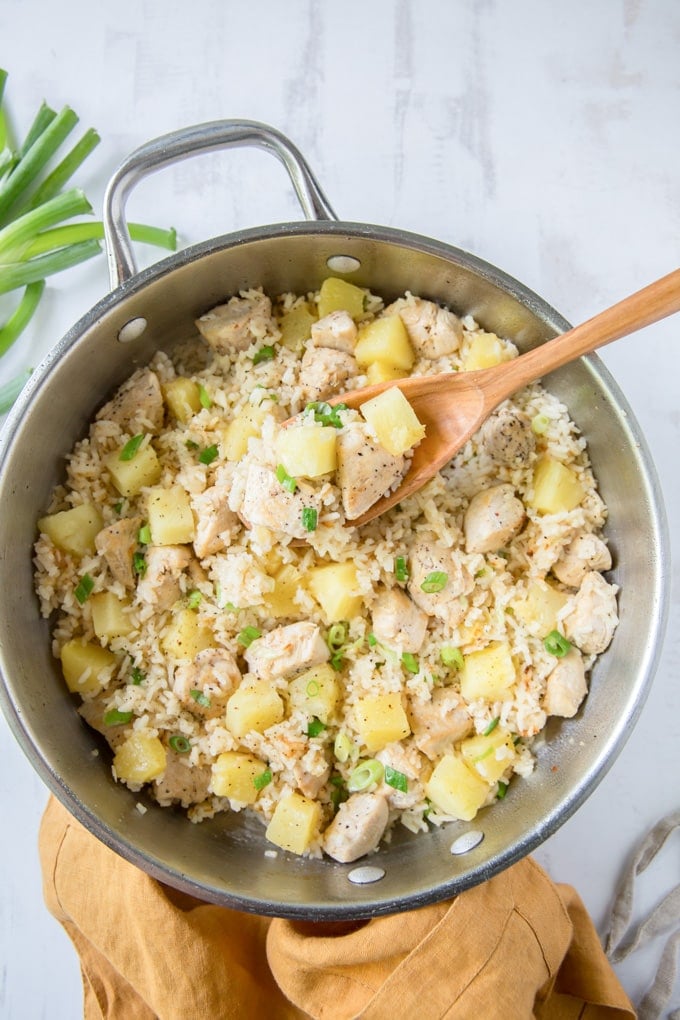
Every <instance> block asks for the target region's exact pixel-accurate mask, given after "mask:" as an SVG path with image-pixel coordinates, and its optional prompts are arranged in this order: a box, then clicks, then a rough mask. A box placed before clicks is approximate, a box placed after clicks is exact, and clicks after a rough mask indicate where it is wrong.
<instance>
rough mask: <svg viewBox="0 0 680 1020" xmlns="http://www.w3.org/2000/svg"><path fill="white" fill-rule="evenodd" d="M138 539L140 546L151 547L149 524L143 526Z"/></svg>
mask: <svg viewBox="0 0 680 1020" xmlns="http://www.w3.org/2000/svg"><path fill="white" fill-rule="evenodd" d="M137 539H138V541H139V544H140V545H149V544H150V542H151V528H150V527H149V525H148V524H143V525H142V527H141V528H140V529H139V532H138V534H137Z"/></svg>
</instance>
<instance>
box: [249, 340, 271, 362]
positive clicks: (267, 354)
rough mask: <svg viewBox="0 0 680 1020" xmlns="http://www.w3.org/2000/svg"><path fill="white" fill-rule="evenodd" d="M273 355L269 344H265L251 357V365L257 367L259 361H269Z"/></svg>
mask: <svg viewBox="0 0 680 1020" xmlns="http://www.w3.org/2000/svg"><path fill="white" fill-rule="evenodd" d="M275 354H276V351H275V350H274V348H273V347H272V346H271V345H270V344H265V345H264V347H260V349H259V351H256V352H255V354H254V355H253V365H259V364H260V362H261V361H271V360H272V358H273V357H274V355H275Z"/></svg>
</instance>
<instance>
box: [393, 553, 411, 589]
mask: <svg viewBox="0 0 680 1020" xmlns="http://www.w3.org/2000/svg"><path fill="white" fill-rule="evenodd" d="M394 576H395V577H396V579H397V581H400V582H401V583H402V584H403V583H404V582H405V581H408V578H409V572H408V564H407V562H406V557H405V556H395V558H394Z"/></svg>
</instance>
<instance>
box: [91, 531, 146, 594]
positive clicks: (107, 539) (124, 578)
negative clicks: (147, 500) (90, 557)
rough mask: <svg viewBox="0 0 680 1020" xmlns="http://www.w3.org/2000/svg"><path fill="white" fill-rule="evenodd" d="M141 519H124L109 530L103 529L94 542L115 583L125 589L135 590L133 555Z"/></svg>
mask: <svg viewBox="0 0 680 1020" xmlns="http://www.w3.org/2000/svg"><path fill="white" fill-rule="evenodd" d="M141 526H142V518H141V517H124V518H123V519H122V520H120V521H116V522H115V523H114V524H109V526H108V528H102V530H101V531H100V532H99V534H98V535H97V536H96V538H95V540H94V544H95V548H96V550H97V552H98V553H99V555H100V556H101V557H102V558H103V559H104V560H105V562H106V565H107V567H108V568H109V570H110V572H111V576H112V577H113V579H114V581H118V582H119V583H120V584H122V585H124V587H125V588H134V586H135V575H134V571H133V569H132V555H133V553H134V551H135V549H136V548H137V541H138V535H139V529H140V528H141Z"/></svg>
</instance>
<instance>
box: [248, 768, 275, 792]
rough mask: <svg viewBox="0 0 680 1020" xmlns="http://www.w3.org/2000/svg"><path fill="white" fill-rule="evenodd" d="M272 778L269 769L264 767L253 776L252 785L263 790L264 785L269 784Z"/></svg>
mask: <svg viewBox="0 0 680 1020" xmlns="http://www.w3.org/2000/svg"><path fill="white" fill-rule="evenodd" d="M272 779H273V776H272V771H271V769H265V770H264V772H260V774H259V776H255V777H254V778H253V786H254V787H255V789H256V790H264V788H265V786H269V784H270V783H271V781H272Z"/></svg>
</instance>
